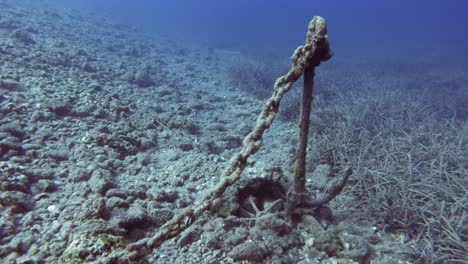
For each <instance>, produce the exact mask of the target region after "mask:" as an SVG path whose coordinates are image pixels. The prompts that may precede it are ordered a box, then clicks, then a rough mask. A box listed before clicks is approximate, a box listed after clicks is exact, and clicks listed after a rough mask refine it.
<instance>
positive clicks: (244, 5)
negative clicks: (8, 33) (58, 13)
mask: <svg viewBox="0 0 468 264" xmlns="http://www.w3.org/2000/svg"><path fill="white" fill-rule="evenodd" d="M52 2H54V1H52ZM57 2H58V4H59V5H61V6H63V7H65V8H69V7H73V8H81V9H88V10H92V11H94V12H96V13H97V14H105V15H108V16H110V17H111V18H112V19H113V20H114V21H117V22H120V23H125V24H131V25H134V26H136V27H138V28H140V29H143V30H145V31H147V32H155V33H158V34H167V35H169V36H172V37H174V38H177V39H182V40H184V41H186V42H187V43H188V44H197V43H198V44H205V45H210V46H215V47H216V46H218V47H230V48H238V49H240V48H242V49H269V50H285V49H287V50H288V51H290V50H291V49H294V47H295V46H297V45H298V44H301V43H302V42H303V41H304V35H305V32H306V27H307V24H308V22H309V21H310V19H311V18H312V17H313V16H314V15H321V16H324V17H325V18H326V19H327V20H328V23H329V35H330V39H331V42H332V47H333V49H334V51H335V52H336V53H337V54H341V55H342V56H346V57H349V56H350V55H359V56H364V57H365V56H366V55H365V54H376V55H382V54H384V55H387V56H399V55H403V56H404V57H406V56H427V55H428V54H434V53H436V54H438V55H440V54H443V53H447V54H450V55H453V54H457V56H460V54H462V55H463V56H465V55H466V54H467V51H466V50H467V49H466V48H465V47H468V34H467V31H466V29H465V28H466V27H467V26H468V16H467V15H466V10H468V2H467V1H464V0H413V1H406V0H392V1H374V0H358V1H343V0H342V1H339V0H331V1H313V0H309V1H307V0H292V1H286V0H276V1H271V0H270V1H266V0H235V1H220V0H201V1H200V0H198V1H196V0H156V1H154V0H115V1H106V0H81V1H80V0H74V1H72V0H68V1H57Z"/></svg>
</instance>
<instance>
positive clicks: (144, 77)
mask: <svg viewBox="0 0 468 264" xmlns="http://www.w3.org/2000/svg"><path fill="white" fill-rule="evenodd" d="M134 82H135V84H136V85H138V86H140V87H142V88H146V87H150V86H152V85H154V84H155V83H154V81H153V80H152V79H151V77H150V75H149V74H148V73H147V72H146V71H138V72H137V73H135V80H134Z"/></svg>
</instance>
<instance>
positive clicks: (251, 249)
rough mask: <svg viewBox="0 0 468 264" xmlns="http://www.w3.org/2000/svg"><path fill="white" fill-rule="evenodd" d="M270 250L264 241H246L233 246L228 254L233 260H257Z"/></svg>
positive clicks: (260, 259) (268, 253)
mask: <svg viewBox="0 0 468 264" xmlns="http://www.w3.org/2000/svg"><path fill="white" fill-rule="evenodd" d="M270 254H271V252H270V250H269V247H268V246H267V245H265V244H264V243H262V242H260V243H255V242H253V241H248V242H245V243H243V244H240V245H238V246H235V247H234V248H233V249H232V250H231V251H230V252H229V254H228V256H229V257H231V258H233V259H234V260H235V261H253V262H259V261H262V260H263V259H265V257H267V256H268V255H270Z"/></svg>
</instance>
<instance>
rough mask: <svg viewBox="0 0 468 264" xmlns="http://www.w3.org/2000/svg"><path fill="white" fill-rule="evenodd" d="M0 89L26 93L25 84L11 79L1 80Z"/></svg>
mask: <svg viewBox="0 0 468 264" xmlns="http://www.w3.org/2000/svg"><path fill="white" fill-rule="evenodd" d="M0 88H1V89H5V90H8V91H15V92H23V91H26V88H25V87H24V85H23V84H21V83H19V82H17V81H15V80H11V79H5V80H0Z"/></svg>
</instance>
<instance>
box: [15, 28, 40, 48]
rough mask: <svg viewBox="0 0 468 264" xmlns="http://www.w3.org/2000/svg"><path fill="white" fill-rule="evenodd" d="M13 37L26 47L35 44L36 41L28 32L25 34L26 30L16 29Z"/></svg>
mask: <svg viewBox="0 0 468 264" xmlns="http://www.w3.org/2000/svg"><path fill="white" fill-rule="evenodd" d="M13 36H14V37H15V38H16V39H17V40H19V41H21V42H23V43H24V44H27V45H32V44H36V41H35V40H34V39H33V37H32V36H31V34H30V33H29V32H27V31H26V30H23V29H17V30H15V31H13Z"/></svg>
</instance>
